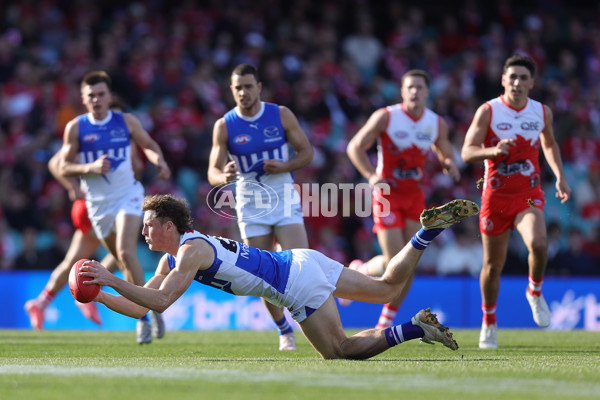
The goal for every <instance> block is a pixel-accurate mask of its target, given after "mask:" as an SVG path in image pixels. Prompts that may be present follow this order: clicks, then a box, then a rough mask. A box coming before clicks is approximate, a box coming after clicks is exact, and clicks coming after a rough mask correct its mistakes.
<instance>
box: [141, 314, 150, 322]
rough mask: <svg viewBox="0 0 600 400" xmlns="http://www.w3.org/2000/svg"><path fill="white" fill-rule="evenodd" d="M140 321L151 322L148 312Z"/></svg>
mask: <svg viewBox="0 0 600 400" xmlns="http://www.w3.org/2000/svg"><path fill="white" fill-rule="evenodd" d="M140 321H146V322H150V320H149V319H148V314H146V315H144V316H143V317H142V318H140Z"/></svg>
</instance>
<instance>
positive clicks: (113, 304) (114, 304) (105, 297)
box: [89, 256, 170, 319]
mask: <svg viewBox="0 0 600 400" xmlns="http://www.w3.org/2000/svg"><path fill="white" fill-rule="evenodd" d="M105 271H106V269H104V268H99V267H97V266H96V269H95V270H93V271H89V272H95V273H96V274H97V278H96V279H98V281H103V282H107V281H106V278H108V277H107V275H106V272H105ZM169 272H170V271H169V267H168V263H167V262H166V256H163V257H162V258H161V260H160V261H159V263H158V267H157V268H156V272H155V275H154V276H153V277H152V278H151V279H150V280H148V282H146V285H144V287H147V288H152V289H158V288H159V287H160V285H161V283H162V282H163V280H164V278H165V277H166V276H167V275H168V274H169ZM115 278H116V277H115ZM116 279H118V278H116ZM105 286H110V285H109V284H107V285H105ZM94 301H97V302H99V303H102V304H104V305H105V306H106V307H108V308H110V309H111V310H113V311H116V312H118V313H121V314H124V315H127V316H129V317H133V318H136V319H139V318H141V317H143V316H144V315H146V314H147V313H148V311H149V308H147V307H143V306H140V305H139V304H136V303H134V302H133V301H131V300H129V299H128V298H126V297H123V296H120V295H114V294H110V293H107V292H104V291H100V293H99V294H98V296H96V298H95V299H94Z"/></svg>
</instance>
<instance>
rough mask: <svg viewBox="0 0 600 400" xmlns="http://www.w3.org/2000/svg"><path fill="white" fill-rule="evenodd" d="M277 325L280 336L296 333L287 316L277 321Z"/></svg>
mask: <svg viewBox="0 0 600 400" xmlns="http://www.w3.org/2000/svg"><path fill="white" fill-rule="evenodd" d="M275 323H276V324H277V329H279V334H280V335H285V334H286V333H291V332H294V330H293V329H292V326H291V325H290V324H289V323H288V322H287V319H285V315H284V316H283V318H281V319H280V320H279V321H275Z"/></svg>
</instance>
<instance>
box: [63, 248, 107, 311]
mask: <svg viewBox="0 0 600 400" xmlns="http://www.w3.org/2000/svg"><path fill="white" fill-rule="evenodd" d="M86 261H89V260H88V259H87V258H82V259H81V260H79V261H77V262H76V263H75V264H73V267H71V272H70V273H69V289H71V294H72V295H73V297H75V300H77V301H79V302H80V303H89V302H90V301H92V300H94V299H95V298H96V296H98V293H100V286H99V285H96V284H94V285H84V284H83V282H85V281H91V280H92V278H90V277H89V276H79V268H81V265H82V264H83V263H84V262H86Z"/></svg>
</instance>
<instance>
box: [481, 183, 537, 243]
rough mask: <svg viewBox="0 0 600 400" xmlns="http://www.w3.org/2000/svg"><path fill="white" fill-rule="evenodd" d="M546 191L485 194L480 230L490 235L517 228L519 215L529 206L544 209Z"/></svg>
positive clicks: (482, 201)
mask: <svg viewBox="0 0 600 400" xmlns="http://www.w3.org/2000/svg"><path fill="white" fill-rule="evenodd" d="M545 204H546V200H545V199H544V192H542V191H541V190H540V191H539V192H533V193H531V194H528V195H525V196H522V195H517V196H511V195H508V196H506V195H492V196H483V197H482V199H481V210H480V211H479V230H480V232H481V233H484V234H486V235H488V236H497V235H499V234H501V233H503V232H505V231H506V230H508V229H514V228H515V218H516V217H517V215H518V214H519V213H521V212H523V211H525V210H526V209H528V208H529V207H537V208H539V209H541V210H542V211H543V210H544V205H545Z"/></svg>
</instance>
